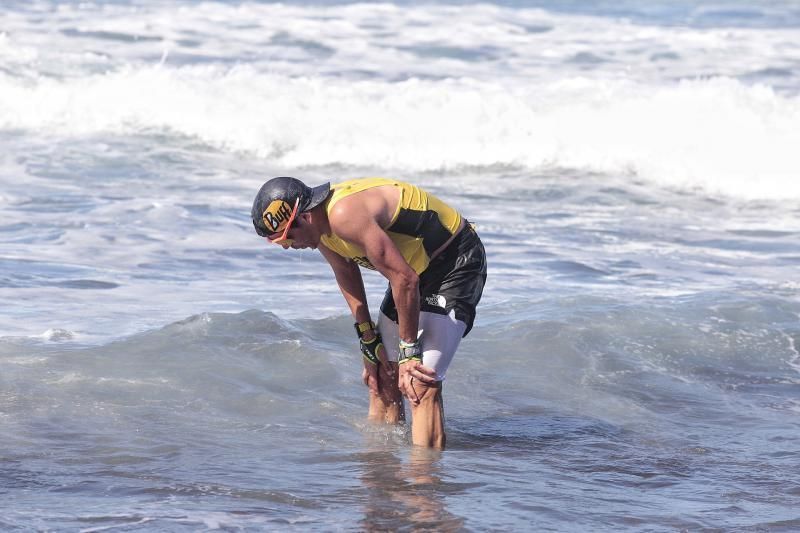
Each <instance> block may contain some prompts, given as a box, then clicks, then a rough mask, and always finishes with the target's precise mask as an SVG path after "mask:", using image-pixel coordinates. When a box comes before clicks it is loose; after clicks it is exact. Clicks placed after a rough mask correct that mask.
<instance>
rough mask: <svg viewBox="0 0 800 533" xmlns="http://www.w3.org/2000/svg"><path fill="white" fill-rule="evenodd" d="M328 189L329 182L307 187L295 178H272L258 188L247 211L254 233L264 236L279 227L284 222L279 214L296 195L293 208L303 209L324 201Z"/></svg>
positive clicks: (287, 210)
mask: <svg viewBox="0 0 800 533" xmlns="http://www.w3.org/2000/svg"><path fill="white" fill-rule="evenodd" d="M330 190H331V184H330V183H325V184H323V185H318V186H317V187H314V188H311V187H309V186H307V185H306V184H305V183H303V182H302V181H300V180H299V179H297V178H290V177H288V176H281V177H279V178H272V179H271V180H269V181H268V182H266V183H265V184H264V185H262V186H261V188H260V189H259V190H258V194H256V198H255V200H254V201H253V209H252V210H251V211H250V215H251V216H252V218H253V226H254V227H255V228H256V233H258V234H259V235H261V236H262V237H267V236H268V235H271V234H273V233H277V232H279V231H282V230H283V229H284V228H285V226H286V224H287V223H288V220H287V217H285V216H282V214H283V213H286V212H291V211H292V210H293V209H294V205H295V202H297V201H298V198H299V200H300V201H299V202H298V209H297V212H298V213H304V212H306V211H310V210H311V209H314V208H315V207H316V206H318V205H319V204H321V203H322V202H324V201H325V199H326V198H327V197H328V194H329V193H330Z"/></svg>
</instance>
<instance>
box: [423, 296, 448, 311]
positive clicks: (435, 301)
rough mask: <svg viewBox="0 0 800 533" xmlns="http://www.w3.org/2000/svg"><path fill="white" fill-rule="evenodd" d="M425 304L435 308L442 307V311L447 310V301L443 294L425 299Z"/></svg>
mask: <svg viewBox="0 0 800 533" xmlns="http://www.w3.org/2000/svg"><path fill="white" fill-rule="evenodd" d="M425 302H426V303H427V304H428V305H432V306H434V307H441V308H442V309H446V308H447V299H446V298H445V297H444V296H442V295H441V294H432V295H430V296H428V297H427V298H425Z"/></svg>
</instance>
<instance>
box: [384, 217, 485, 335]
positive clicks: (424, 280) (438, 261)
mask: <svg viewBox="0 0 800 533" xmlns="http://www.w3.org/2000/svg"><path fill="white" fill-rule="evenodd" d="M485 283H486V251H485V250H484V249H483V243H482V242H481V240H480V238H479V237H478V234H477V233H475V229H474V228H473V227H472V226H471V225H470V224H469V223H467V224H466V225H465V226H464V228H463V229H462V230H461V231H460V232H459V233H458V235H456V237H455V238H454V239H453V240H452V242H450V244H448V245H447V248H445V249H444V250H443V251H442V252H441V253H440V254H439V255H437V256H436V257H435V258H434V259H433V260H432V261H431V263H430V264H429V265H428V268H427V269H425V271H424V272H423V273H422V274H420V276H419V296H420V311H425V312H428V313H436V314H440V315H449V314H450V312H451V311H453V312H454V314H455V318H456V320H461V321H462V322H464V323H465V324H466V325H467V329H466V330H465V331H464V337H466V336H467V333H469V331H470V330H471V329H472V323H473V322H474V321H475V307H477V305H478V301H479V300H480V299H481V294H483V286H484V284H485ZM381 312H382V313H383V314H384V315H386V316H387V317H389V318H390V319H391V320H392V321H393V322H397V308H396V307H395V305H394V297H393V296H392V286H391V285H389V287H388V288H387V289H386V296H384V298H383V302H382V303H381Z"/></svg>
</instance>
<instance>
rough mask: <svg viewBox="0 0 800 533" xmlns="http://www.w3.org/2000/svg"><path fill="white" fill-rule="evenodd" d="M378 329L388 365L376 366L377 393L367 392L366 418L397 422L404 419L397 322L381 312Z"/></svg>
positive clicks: (376, 420) (390, 422)
mask: <svg viewBox="0 0 800 533" xmlns="http://www.w3.org/2000/svg"><path fill="white" fill-rule="evenodd" d="M378 331H379V332H380V334H381V337H382V338H383V348H384V350H386V360H387V361H389V367H388V368H386V367H384V366H383V365H381V367H380V368H378V394H375V393H373V392H372V391H370V393H369V415H368V418H369V419H370V420H372V421H374V422H385V423H387V424H397V423H399V422H402V421H404V420H405V419H406V413H405V409H404V408H403V395H402V394H400V389H399V388H398V387H397V353H398V350H397V346H398V344H399V343H398V340H397V339H398V338H399V336H398V335H399V334H398V330H397V324H395V323H394V322H392V321H391V320H389V319H388V318H386V317H385V316H384V315H383V314H381V315H380V316H379V318H378Z"/></svg>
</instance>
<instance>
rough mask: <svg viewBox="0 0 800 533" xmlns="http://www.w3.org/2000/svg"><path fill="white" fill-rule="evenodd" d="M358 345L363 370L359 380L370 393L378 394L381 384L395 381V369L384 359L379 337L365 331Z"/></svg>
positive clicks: (384, 354)
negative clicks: (362, 381) (359, 346)
mask: <svg viewBox="0 0 800 533" xmlns="http://www.w3.org/2000/svg"><path fill="white" fill-rule="evenodd" d="M360 345H361V353H362V354H363V355H364V357H363V361H364V370H363V371H362V372H361V378H362V379H363V380H364V385H366V386H367V387H369V390H370V391H371V392H373V393H374V394H379V393H380V389H381V388H382V387H381V384H386V383H389V380H392V379H395V373H394V369H395V367H394V366H393V365H390V364H389V360H388V359H387V358H386V350H385V349H384V347H383V343H382V341H381V337H380V335H376V334H375V333H374V332H373V331H367V332H365V333H364V336H363V337H362V338H361V340H360Z"/></svg>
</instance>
